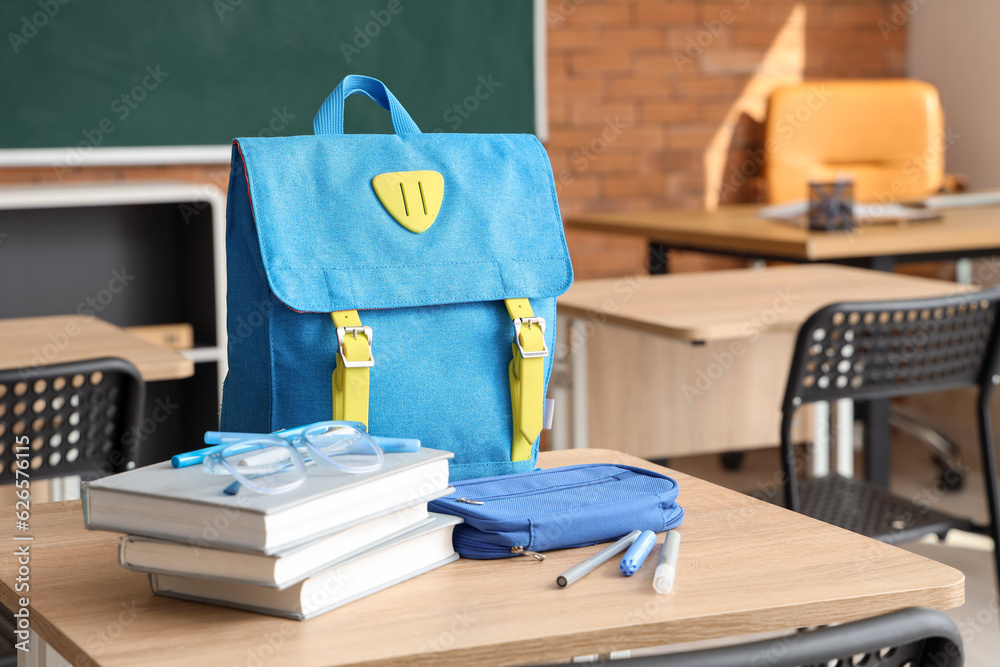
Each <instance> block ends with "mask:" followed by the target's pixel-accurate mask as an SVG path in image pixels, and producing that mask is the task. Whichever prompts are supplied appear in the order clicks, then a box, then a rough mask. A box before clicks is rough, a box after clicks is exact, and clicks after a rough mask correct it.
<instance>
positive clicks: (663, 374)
mask: <svg viewBox="0 0 1000 667" xmlns="http://www.w3.org/2000/svg"><path fill="white" fill-rule="evenodd" d="M963 289H967V288H964V287H962V286H960V285H957V284H955V283H950V282H946V281H941V280H930V279H927V278H914V277H910V276H903V275H898V274H893V273H882V272H876V271H867V270H864V269H856V268H850V267H843V266H831V265H821V264H816V265H801V266H784V267H773V268H767V269H738V270H733V271H712V272H707V273H685V274H675V275H668V276H646V277H641V278H636V277H633V278H625V279H609V280H588V281H581V282H578V283H576V284H575V285H573V287H571V288H570V290H569V291H568V292H567V293H566V294H565V295H563V296H562V297H560V298H559V302H558V305H559V315H560V317H562V318H564V319H569V320H571V324H570V325H569V326H568V329H567V331H568V333H569V336H568V338H567V339H564V344H565V345H568V346H569V349H570V359H571V361H570V365H571V367H572V373H571V381H572V383H573V387H574V391H573V428H572V433H573V438H572V444H573V446H574V447H586V446H588V444H589V445H593V446H595V447H612V448H614V449H620V450H622V451H626V452H628V453H630V454H634V455H636V456H640V457H643V458H661V457H669V456H683V455H687V454H704V453H710V452H720V451H732V450H744V449H755V448H761V447H773V446H776V444H777V443H778V442H779V433H778V426H779V423H780V418H781V399H782V397H783V396H784V391H785V383H786V382H787V380H788V370H789V365H790V364H791V358H792V348H793V344H794V341H795V336H796V334H797V333H798V329H799V327H800V326H801V325H802V323H803V322H805V320H806V318H808V317H809V316H810V315H811V314H812V313H813V312H814V311H816V310H818V309H819V308H820V307H821V306H825V305H828V304H831V303H835V302H843V301H872V300H878V299H908V298H919V297H931V296H941V295H943V294H950V293H954V292H956V291H958V290H963ZM807 414H808V412H807V411H806V410H805V409H804V410H800V411H799V415H800V423H799V425H798V427H797V431H796V436H797V438H799V439H808V438H807V435H808V434H809V433H810V430H809V427H810V423H809V421H808V419H806V418H804V415H807ZM553 434H554V435H556V436H558V435H559V434H558V433H556V432H555V431H554V432H553ZM560 445H561V446H568V445H569V443H566V442H565V441H562V442H557V443H556V446H557V447H558V446H560ZM874 450H875V448H866V454H869V453H873V452H874ZM777 464H778V460H777V459H775V466H777ZM879 465H886V463H880V464H879Z"/></svg>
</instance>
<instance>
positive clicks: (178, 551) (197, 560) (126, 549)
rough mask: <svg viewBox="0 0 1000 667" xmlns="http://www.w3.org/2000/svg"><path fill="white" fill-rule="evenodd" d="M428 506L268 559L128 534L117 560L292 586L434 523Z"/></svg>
mask: <svg viewBox="0 0 1000 667" xmlns="http://www.w3.org/2000/svg"><path fill="white" fill-rule="evenodd" d="M431 520H432V519H431V518H430V516H429V515H428V512H427V503H420V504H419V505H414V506H413V507H407V508H405V509H401V510H397V511H395V512H390V513H389V514H386V515H385V516H381V517H378V518H376V519H371V520H369V521H365V522H363V523H359V524H357V525H355V526H352V527H350V528H347V529H345V530H342V531H340V532H337V533H333V534H332V535H328V536H326V537H321V538H320V539H318V540H315V541H313V542H309V543H308V544H304V545H302V546H300V547H296V548H294V549H289V550H285V551H282V552H281V553H277V554H272V555H267V554H262V553H254V552H249V551H229V550H222V549H205V548H202V547H199V546H198V545H197V544H184V543H182V542H168V541H166V540H160V539H156V538H153V537H142V536H138V535H126V536H125V537H123V538H122V541H121V545H120V547H119V550H118V561H119V562H120V563H121V566H122V567H124V568H126V569H129V570H138V571H140V572H151V573H160V574H177V575H182V576H188V577H200V578H202V579H217V580H220V581H231V582H236V583H244V584H254V585H257V586H269V587H271V588H279V589H281V588H288V587H289V586H291V585H292V584H294V583H297V582H299V581H301V580H303V579H305V578H306V577H308V576H311V575H313V574H315V573H317V572H320V571H322V570H326V569H329V568H330V567H332V566H334V565H336V564H337V563H338V562H339V561H341V560H345V559H348V558H351V557H352V556H354V555H356V554H358V553H361V552H362V551H365V550H367V549H370V548H372V547H374V546H376V545H378V544H379V543H381V542H384V541H387V540H391V539H394V538H396V537H399V536H401V535H403V534H405V533H406V532H408V531H411V530H415V529H417V528H420V527H422V526H424V525H426V524H428V523H430V522H431Z"/></svg>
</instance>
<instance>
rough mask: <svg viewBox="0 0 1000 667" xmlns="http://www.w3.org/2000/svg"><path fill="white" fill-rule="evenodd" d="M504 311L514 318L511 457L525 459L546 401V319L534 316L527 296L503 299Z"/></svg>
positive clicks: (529, 451) (528, 457)
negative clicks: (525, 297)
mask: <svg viewBox="0 0 1000 667" xmlns="http://www.w3.org/2000/svg"><path fill="white" fill-rule="evenodd" d="M504 303H505V304H506V305H507V312H508V313H509V314H510V318H511V320H513V322H514V341H513V342H512V343H511V352H512V355H513V358H512V359H511V362H510V366H509V367H508V369H507V374H508V376H509V379H510V404H511V413H512V415H513V417H514V434H513V441H512V442H511V448H510V460H511V461H527V460H529V459H530V458H531V448H532V446H533V445H534V444H535V440H537V439H538V434H539V433H541V432H542V408H543V406H544V402H545V396H544V391H543V389H544V384H545V381H544V380H545V357H547V356H549V350H548V348H547V347H546V346H545V320H544V319H542V318H541V317H535V314H534V312H532V310H531V304H530V303H528V300H527V299H505V300H504Z"/></svg>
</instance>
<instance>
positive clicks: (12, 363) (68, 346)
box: [0, 315, 194, 382]
mask: <svg viewBox="0 0 1000 667" xmlns="http://www.w3.org/2000/svg"><path fill="white" fill-rule="evenodd" d="M102 357H119V358H121V359H124V360H126V361H128V362H129V363H131V364H132V365H133V366H135V367H136V369H137V370H138V371H139V374H140V375H141V376H142V379H143V380H144V381H146V382H152V381H154V380H176V379H180V378H186V377H190V376H192V375H194V362H193V361H191V360H190V359H189V358H187V357H185V356H184V355H182V354H180V353H179V352H176V351H174V350H171V349H169V348H166V347H162V346H160V345H154V344H153V343H150V342H147V341H145V340H143V339H141V338H139V337H138V336H133V335H132V334H130V333H128V332H127V331H123V330H122V329H120V328H119V327H116V326H114V325H113V324H108V323H107V322H104V321H102V320H99V319H97V318H94V317H86V316H83V315H58V316H54V317H18V318H13V319H0V368H27V367H32V366H39V365H49V364H62V363H66V362H70V361H83V360H86V359H100V358H102Z"/></svg>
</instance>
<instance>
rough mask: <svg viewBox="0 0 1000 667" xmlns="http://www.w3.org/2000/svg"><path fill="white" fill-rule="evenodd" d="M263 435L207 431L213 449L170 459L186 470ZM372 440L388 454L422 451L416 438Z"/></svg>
mask: <svg viewBox="0 0 1000 667" xmlns="http://www.w3.org/2000/svg"><path fill="white" fill-rule="evenodd" d="M358 426H359V427H360V428H361V429H362V430H363V429H364V425H363V424H358ZM304 428H306V427H304V426H300V427H297V428H290V429H285V430H283V431H276V432H275V433H274V434H272V435H295V434H296V433H298V432H300V431H302V430H303V429H304ZM261 435H262V434H260V433H234V432H230V431H206V432H205V443H206V444H210V445H212V446H211V447H204V448H202V449H196V450H194V451H193V452H185V453H184V454H177V455H175V456H173V457H171V459H170V464H171V465H172V466H173V467H175V468H186V467H188V466H193V465H199V464H200V463H202V462H203V461H204V460H205V457H206V456H208V455H209V454H211V453H212V452H216V451H218V450H220V449H222V448H223V447H226V446H228V445H231V444H232V443H234V442H239V441H240V440H247V439H250V438H258V437H260V436H261ZM372 440H374V441H375V443H376V444H377V445H378V446H379V447H381V448H382V451H383V452H385V453H387V454H393V453H396V452H416V451H419V450H420V441H419V440H416V439H414V438H382V437H379V436H375V435H373V436H372ZM253 448H254V446H250V447H248V448H247V450H246V451H251V450H252V449H253ZM232 453H233V454H238V453H240V450H239V449H235V450H233V451H232Z"/></svg>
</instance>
